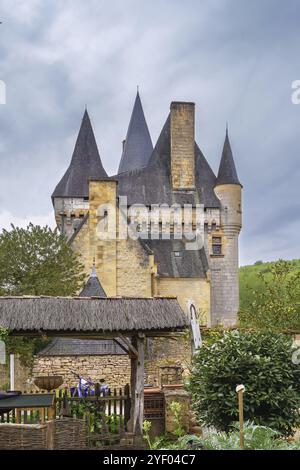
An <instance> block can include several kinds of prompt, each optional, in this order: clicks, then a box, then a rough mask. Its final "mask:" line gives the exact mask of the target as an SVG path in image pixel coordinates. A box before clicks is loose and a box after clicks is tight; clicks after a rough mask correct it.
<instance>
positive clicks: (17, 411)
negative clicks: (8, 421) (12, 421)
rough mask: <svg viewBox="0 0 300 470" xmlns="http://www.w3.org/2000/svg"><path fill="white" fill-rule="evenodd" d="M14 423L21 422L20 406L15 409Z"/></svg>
mask: <svg viewBox="0 0 300 470" xmlns="http://www.w3.org/2000/svg"><path fill="white" fill-rule="evenodd" d="M16 423H17V424H20V423H21V409H20V408H17V409H16Z"/></svg>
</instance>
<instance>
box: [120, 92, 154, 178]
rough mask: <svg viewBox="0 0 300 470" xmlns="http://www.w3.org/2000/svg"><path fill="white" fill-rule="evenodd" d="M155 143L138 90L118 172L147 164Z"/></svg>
mask: <svg viewBox="0 0 300 470" xmlns="http://www.w3.org/2000/svg"><path fill="white" fill-rule="evenodd" d="M152 151H153V145H152V141H151V137H150V133H149V129H148V126H147V122H146V119H145V115H144V111H143V107H142V103H141V98H140V95H139V92H137V95H136V98H135V102H134V106H133V111H132V114H131V118H130V122H129V127H128V131H127V135H126V140H125V142H124V145H123V153H122V156H121V161H120V165H119V169H118V173H124V172H125V171H130V170H135V169H139V168H142V167H144V166H146V165H147V163H148V161H149V158H150V155H151V153H152Z"/></svg>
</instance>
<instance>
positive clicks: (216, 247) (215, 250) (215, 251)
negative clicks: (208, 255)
mask: <svg viewBox="0 0 300 470" xmlns="http://www.w3.org/2000/svg"><path fill="white" fill-rule="evenodd" d="M212 251H213V255H221V254H222V245H213V247H212Z"/></svg>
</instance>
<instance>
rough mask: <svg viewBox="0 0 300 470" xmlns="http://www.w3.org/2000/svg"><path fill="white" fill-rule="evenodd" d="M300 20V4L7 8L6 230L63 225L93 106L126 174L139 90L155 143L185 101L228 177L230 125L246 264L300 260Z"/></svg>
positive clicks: (133, 1) (169, 0) (0, 128)
mask: <svg viewBox="0 0 300 470" xmlns="http://www.w3.org/2000/svg"><path fill="white" fill-rule="evenodd" d="M299 13H300V4H299V1H298V0H288V1H286V2H285V3H284V4H283V3H282V2H281V1H279V0H253V1H252V2H247V1H246V0H207V1H205V0H204V1H201V2H199V1H197V0H187V1H185V2H182V1H180V0H153V1H151V2H146V1H144V2H141V1H138V0H126V2H125V1H123V0H114V1H113V2H108V1H99V0H98V1H96V0H88V1H86V2H80V1H79V0H72V1H71V0H67V1H60V0H55V1H50V0H43V1H42V0H27V1H26V2H23V1H21V0H2V2H1V12H0V15H1V19H2V21H3V24H2V25H1V26H0V79H2V80H5V82H6V85H7V104H6V105H5V106H3V105H0V225H7V223H8V222H9V220H10V219H11V220H14V221H17V222H18V223H22V221H23V222H24V223H25V222H26V221H28V220H34V221H39V220H40V221H41V222H43V223H44V222H45V221H48V220H49V221H53V218H52V215H51V211H52V207H51V201H50V194H51V192H52V190H53V188H54V187H55V185H56V183H57V182H58V180H59V179H60V177H61V175H62V173H63V172H64V170H65V169H66V167H67V165H68V163H69V160H70V158H71V154H72V150H73V146H74V143H75V139H76V135H77V132H78V128H79V125H80V120H81V117H82V114H83V110H84V107H85V105H86V104H87V106H88V109H89V112H90V115H91V118H92V122H93V126H94V130H95V134H96V137H97V141H98V145H99V149H100V154H101V157H102V160H103V164H104V166H105V168H106V170H107V171H108V173H110V174H113V173H114V172H115V171H116V169H117V167H118V163H119V158H120V153H121V141H122V139H123V138H124V136H125V133H126V129H127V125H128V121H129V117H130V113H131V108H132V105H133V100H134V95H135V89H136V85H137V84H139V85H140V90H141V96H142V100H143V105H144V110H145V113H146V117H147V120H148V124H149V127H150V131H151V135H152V138H153V141H154V142H155V141H156V139H157V137H158V134H159V131H160V129H161V126H162V125H163V123H164V120H165V118H166V116H167V113H168V109H169V104H170V102H171V101H172V100H193V101H195V102H196V105H197V108H196V109H197V132H196V134H197V141H198V143H199V145H200V147H201V148H202V150H203V151H204V153H205V155H206V157H207V159H208V160H209V162H210V163H211V165H212V167H213V169H214V170H215V171H216V170H217V167H218V163H219V159H220V154H221V149H222V144H223V139H224V133H225V122H226V121H229V130H230V136H231V142H232V147H233V151H234V155H235V159H236V165H237V168H238V173H239V177H240V180H241V181H242V183H243V185H244V229H243V233H242V236H241V262H242V263H246V262H253V261H256V260H257V259H276V258H278V257H286V258H295V257H299V256H300V250H299V244H298V238H299V237H298V235H297V234H298V233H299V229H300V221H299V204H298V201H299V180H300V175H299V173H300V171H299V168H300V166H299V163H298V161H299V131H298V129H299V123H300V122H299V121H300V105H299V106H296V105H293V104H292V102H291V83H292V81H293V80H295V79H300V76H299V73H300V72H299V53H298V44H299V39H300V37H299V36H300V32H299V27H298V19H299ZM277 221H278V223H277Z"/></svg>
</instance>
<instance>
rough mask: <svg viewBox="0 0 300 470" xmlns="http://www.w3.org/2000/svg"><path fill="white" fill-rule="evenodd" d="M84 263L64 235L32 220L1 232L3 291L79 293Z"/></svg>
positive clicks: (0, 270)
mask: <svg viewBox="0 0 300 470" xmlns="http://www.w3.org/2000/svg"><path fill="white" fill-rule="evenodd" d="M82 271H83V266H82V265H81V263H80V261H79V258H78V255H76V254H75V253H74V252H73V250H72V249H71V247H70V245H69V244H68V243H67V240H66V238H65V237H64V236H61V235H59V234H58V233H57V232H56V231H53V230H51V229H50V228H49V227H40V226H38V225H37V226H35V225H33V224H29V226H28V227H27V229H23V228H18V227H14V226H13V225H12V229H11V231H7V230H3V232H2V233H1V234H0V295H55V296H57V295H61V296H68V295H73V294H76V292H77V291H78V289H79V288H80V287H81V286H82V284H83V281H84V274H83V272H82Z"/></svg>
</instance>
